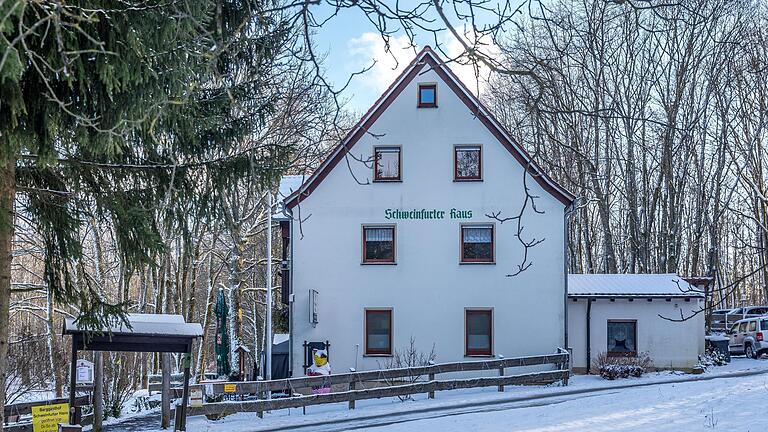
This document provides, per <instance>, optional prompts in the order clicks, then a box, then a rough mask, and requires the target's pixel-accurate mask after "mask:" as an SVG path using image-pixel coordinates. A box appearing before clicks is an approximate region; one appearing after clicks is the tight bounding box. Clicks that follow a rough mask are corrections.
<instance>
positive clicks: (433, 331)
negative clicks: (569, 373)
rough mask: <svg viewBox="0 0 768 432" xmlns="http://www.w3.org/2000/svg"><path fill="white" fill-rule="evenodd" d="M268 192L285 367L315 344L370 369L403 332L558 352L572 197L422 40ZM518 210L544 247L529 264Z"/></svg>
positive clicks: (457, 346)
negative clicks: (343, 123) (284, 326)
mask: <svg viewBox="0 0 768 432" xmlns="http://www.w3.org/2000/svg"><path fill="white" fill-rule="evenodd" d="M524 185H527V188H528V191H529V194H528V195H526V189H525V186H524ZM281 190H282V191H283V192H282V194H283V195H285V196H286V198H285V199H284V201H283V204H284V210H283V213H284V214H285V217H284V218H285V221H284V222H282V225H283V226H282V228H283V245H284V246H285V252H284V264H283V285H284V286H288V287H289V289H288V290H285V292H286V294H288V293H290V294H289V296H288V297H287V298H286V299H285V301H286V302H288V303H289V304H290V320H289V321H290V344H291V348H290V352H291V369H292V374H293V376H301V375H303V374H304V372H305V368H306V367H307V365H308V354H307V351H308V350H309V347H312V346H322V344H323V343H324V342H326V341H328V343H329V344H330V346H329V350H328V351H329V353H328V354H329V360H330V363H331V365H332V367H333V369H334V371H337V372H342V371H347V370H348V368H356V369H357V370H366V369H376V368H379V367H381V365H383V364H384V363H386V361H387V358H388V357H390V356H392V355H393V353H395V351H396V350H402V349H405V348H407V347H408V346H409V342H410V340H411V338H413V340H414V341H415V344H416V347H417V349H418V350H419V351H421V352H424V353H428V352H430V351H431V350H432V348H433V347H434V351H435V354H436V356H437V359H436V360H437V361H438V362H447V361H459V360H463V359H467V358H470V357H486V358H490V357H494V356H498V355H504V356H506V357H511V356H519V355H537V354H548V353H554V352H556V351H557V349H558V348H559V347H564V346H565V345H566V341H565V338H566V334H565V333H566V332H565V324H566V321H565V314H566V310H565V308H566V305H565V303H566V302H565V300H566V296H565V294H566V293H565V275H564V253H565V252H564V229H565V226H564V213H565V211H566V209H567V208H568V206H569V205H570V204H571V202H572V201H573V197H572V196H571V195H570V194H569V193H568V192H567V191H565V190H564V189H563V188H561V187H560V186H558V185H557V184H555V183H554V182H553V181H552V180H551V179H550V178H549V177H548V176H547V175H546V174H545V173H544V172H543V171H542V170H541V169H540V168H539V167H538V166H537V165H536V164H535V163H534V162H532V161H531V159H530V157H529V155H528V154H526V152H525V151H524V150H523V149H522V148H520V147H519V146H518V145H517V144H516V143H515V141H514V140H513V139H512V138H511V137H510V136H509V134H508V133H507V132H506V131H505V130H504V129H503V128H502V126H501V125H500V124H499V123H498V122H497V121H496V120H495V119H494V118H493V117H492V116H491V115H490V113H489V112H488V111H487V110H486V109H485V108H484V107H483V106H482V105H481V104H480V103H479V102H478V100H477V99H476V97H475V96H474V95H473V94H472V93H471V92H470V91H469V90H468V89H467V88H466V87H465V86H464V84H462V83H461V81H460V80H459V79H458V78H457V77H456V75H454V74H453V73H452V72H451V70H450V69H449V68H448V66H446V65H445V64H444V63H443V62H442V61H441V60H440V59H439V58H438V56H437V55H436V54H435V53H434V52H433V51H432V50H431V49H430V48H428V47H427V48H425V49H424V50H422V51H421V52H420V53H419V54H418V55H417V57H416V58H415V60H414V61H413V62H412V63H411V64H410V65H409V66H408V67H407V68H406V69H405V70H404V71H403V73H402V74H401V75H400V77H399V78H397V80H396V81H395V82H394V83H393V84H392V85H391V86H390V87H389V89H388V90H387V91H386V92H385V93H384V94H383V95H382V96H381V97H380V99H379V100H378V101H377V102H376V103H375V105H374V106H373V107H371V109H370V110H369V111H368V112H367V113H366V114H365V115H364V116H363V118H362V119H360V121H359V123H358V124H357V125H356V126H355V127H354V128H353V129H352V130H351V132H350V133H349V135H347V136H346V138H344V139H343V140H342V142H341V143H340V144H339V145H338V147H337V148H336V149H335V150H333V152H332V153H331V154H330V156H329V158H328V159H327V160H326V161H325V162H324V163H323V164H322V165H321V166H320V167H319V168H318V169H317V170H316V171H315V172H314V173H313V174H312V175H311V176H310V177H308V178H306V179H303V178H301V177H297V176H289V177H286V178H284V181H283V184H282V185H281ZM534 204H535V209H536V210H534ZM521 211H523V213H522V219H521V223H522V225H523V226H524V227H525V229H524V231H523V234H522V238H523V239H524V240H526V241H531V240H533V239H537V240H542V241H541V243H539V244H538V245H536V246H534V247H531V248H529V249H528V251H527V252H528V253H527V259H526V258H525V252H526V251H525V248H524V247H523V246H522V243H521V241H520V240H519V239H518V238H517V237H516V236H515V235H516V233H517V232H518V227H517V221H516V220H515V219H512V218H514V217H515V216H517V215H518V214H520V213H521ZM529 263H530V267H529V268H527V269H526V270H525V271H522V272H521V273H520V274H518V275H516V276H514V277H510V276H509V275H511V274H514V273H516V272H517V270H518V266H519V265H521V264H522V265H527V264H529ZM305 342H307V343H308V344H309V347H308V348H307V349H305V346H304V345H305Z"/></svg>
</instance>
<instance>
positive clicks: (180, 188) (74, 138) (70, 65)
mask: <svg viewBox="0 0 768 432" xmlns="http://www.w3.org/2000/svg"><path fill="white" fill-rule="evenodd" d="M272 6H273V5H272V3H271V2H270V1H269V0H264V1H261V0H243V1H237V0H196V1H192V2H179V1H176V0H135V1H134V0H103V1H95V0H80V1H67V2H63V1H46V0H37V1H30V0H0V402H1V401H4V400H5V397H4V389H5V386H4V382H5V376H6V369H7V351H8V335H9V301H10V295H11V283H10V282H11V281H10V277H11V260H12V256H11V251H12V243H13V237H14V220H15V218H17V217H24V218H25V219H26V220H28V221H30V222H31V223H32V224H34V226H35V227H36V229H37V230H38V232H39V233H40V234H41V236H42V237H43V238H44V240H45V244H44V249H45V256H44V261H45V274H44V278H45V281H46V283H47V284H48V285H49V287H50V289H51V290H52V292H53V293H54V295H55V298H56V301H57V302H59V303H62V304H69V305H72V306H74V307H75V308H77V309H78V310H79V314H80V315H79V318H78V320H79V323H80V324H81V325H84V326H86V327H90V328H96V327H99V326H101V325H105V324H109V323H115V322H116V321H119V320H122V319H124V306H125V305H123V304H115V303H110V302H109V301H108V300H107V299H104V298H101V297H100V295H99V294H98V289H97V287H95V286H93V285H92V282H91V281H90V279H86V280H75V279H76V277H75V274H76V272H75V267H76V266H77V262H78V259H79V258H80V257H81V255H82V245H81V244H80V242H79V240H80V239H79V234H78V232H79V230H80V228H81V226H82V225H83V224H84V217H83V215H84V214H85V212H86V211H87V212H88V213H95V214H96V215H98V216H99V217H101V218H103V219H104V220H106V221H108V222H109V223H111V224H113V226H114V231H115V232H116V236H117V242H118V246H119V250H120V253H121V259H122V260H123V264H124V265H125V266H126V267H127V268H132V267H133V268H135V267H138V266H142V265H146V264H147V263H148V262H149V261H150V260H151V259H150V257H151V256H153V255H157V254H158V253H159V252H160V251H161V250H162V249H163V243H162V237H161V232H162V229H163V226H160V225H159V224H158V222H157V220H160V221H161V224H165V225H166V226H174V225H175V226H179V225H183V224H184V221H185V220H188V218H189V217H190V215H191V214H194V215H195V216H196V217H205V216H206V215H209V214H211V213H212V212H215V210H216V200H217V196H218V194H217V192H219V191H222V190H226V189H227V188H229V187H231V186H232V185H233V184H234V182H236V181H238V179H241V178H242V177H243V176H245V175H246V174H249V175H253V174H256V176H263V177H264V178H269V177H272V176H274V175H276V172H275V171H274V170H272V169H271V167H272V166H273V161H276V160H280V159H281V158H284V157H285V153H284V152H286V151H288V150H285V149H279V148H276V147H270V148H267V149H264V148H256V147H255V146H248V145H247V142H248V140H249V138H251V137H254V136H256V135H257V134H258V130H259V128H260V127H261V126H263V123H264V121H265V119H266V118H267V117H268V116H269V114H270V112H271V111H272V110H273V109H274V106H275V102H276V101H275V100H274V96H273V95H271V94H270V92H269V91H268V86H266V85H265V84H266V82H267V81H268V80H269V79H271V78H272V79H273V78H274V77H271V74H272V71H273V70H274V66H275V63H276V62H279V61H280V52H281V50H284V49H286V48H285V45H286V43H288V39H289V27H288V26H287V25H286V23H285V22H284V21H283V20H281V18H280V17H279V16H278V15H277V14H276V12H270V10H279V8H274V9H270V8H271V7H272ZM244 143H246V144H244ZM159 209H162V215H163V218H162V219H157V218H156V216H157V214H158V210H159ZM0 412H1V411H0ZM0 415H2V414H0ZM2 424H3V421H2V419H1V418H0V428H1V427H2Z"/></svg>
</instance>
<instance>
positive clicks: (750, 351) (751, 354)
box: [744, 345, 757, 359]
mask: <svg viewBox="0 0 768 432" xmlns="http://www.w3.org/2000/svg"><path fill="white" fill-rule="evenodd" d="M744 354H745V355H746V356H747V357H749V358H751V359H756V358H757V353H756V352H755V349H754V348H752V345H747V347H746V348H744Z"/></svg>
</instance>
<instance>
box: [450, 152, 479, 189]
mask: <svg viewBox="0 0 768 432" xmlns="http://www.w3.org/2000/svg"><path fill="white" fill-rule="evenodd" d="M481 152H482V149H481V147H480V146H479V145H473V146H464V145H462V146H456V147H454V148H453V162H454V167H453V179H454V180H456V181H467V180H482V178H483V177H482V174H483V172H482V159H481V154H482V153H481Z"/></svg>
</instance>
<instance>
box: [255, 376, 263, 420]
mask: <svg viewBox="0 0 768 432" xmlns="http://www.w3.org/2000/svg"><path fill="white" fill-rule="evenodd" d="M262 382H263V381H262ZM256 397H258V398H259V399H264V388H263V386H262V385H261V383H258V387H257V388H256ZM256 415H257V416H259V418H260V419H263V418H264V411H259V412H257V413H256Z"/></svg>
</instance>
